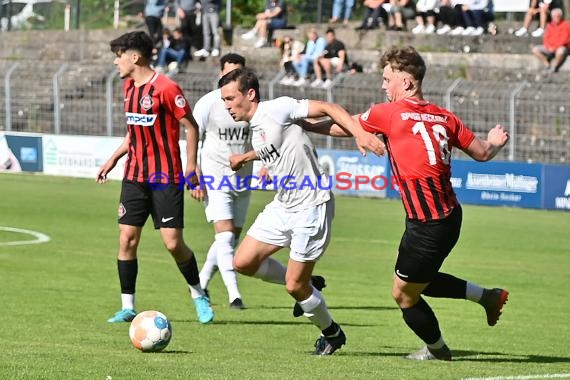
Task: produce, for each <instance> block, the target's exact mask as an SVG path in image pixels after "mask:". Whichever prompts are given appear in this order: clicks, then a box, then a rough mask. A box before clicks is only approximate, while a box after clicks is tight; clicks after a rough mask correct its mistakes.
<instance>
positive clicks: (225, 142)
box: [192, 53, 253, 309]
mask: <svg viewBox="0 0 570 380" xmlns="http://www.w3.org/2000/svg"><path fill="white" fill-rule="evenodd" d="M220 65H221V73H220V74H221V76H223V75H225V74H227V73H229V72H230V71H232V70H235V69H238V68H243V67H244V66H245V58H244V57H243V56H241V55H239V54H234V53H229V54H226V55H224V56H223V57H222V58H221V59H220ZM193 116H194V118H195V119H196V122H197V123H198V126H199V127H200V140H201V141H202V149H201V151H200V170H201V174H202V176H203V178H208V179H209V183H211V184H212V188H210V189H208V186H207V185H205V186H204V189H198V190H195V191H193V193H192V195H193V196H194V197H195V198H196V199H198V200H204V202H205V204H206V209H205V211H206V218H207V220H208V222H210V223H213V224H214V232H215V237H214V242H213V243H212V245H211V246H210V249H209V250H208V255H207V257H206V262H205V263H204V265H203V266H202V270H201V271H200V284H201V286H202V289H207V287H208V284H209V282H210V280H211V279H212V277H213V275H214V273H215V272H216V268H218V269H219V270H220V274H221V276H222V280H223V282H224V285H225V286H226V289H227V291H228V298H229V303H230V307H231V308H233V309H243V308H245V306H244V304H243V301H242V296H241V294H240V291H239V289H238V284H237V274H236V272H235V271H234V268H233V266H232V260H233V255H234V247H235V243H236V241H237V240H238V239H239V235H240V233H241V230H242V227H243V224H244V222H245V216H246V213H247V208H248V206H249V199H250V194H251V191H250V190H249V188H248V187H247V186H243V185H241V186H239V185H238V183H239V181H240V178H245V177H247V176H249V175H251V172H252V167H253V165H252V163H249V164H247V165H244V166H243V167H242V168H240V169H239V170H237V171H234V170H232V168H231V167H230V163H229V162H230V161H229V159H230V156H231V155H233V154H242V153H245V152H248V151H250V150H251V149H252V148H251V138H250V130H249V128H248V127H247V122H244V121H241V122H238V121H234V119H232V117H231V116H230V115H229V114H228V111H226V109H225V106H224V102H223V101H222V98H221V91H220V89H216V90H214V91H211V92H209V93H208V94H206V95H204V96H203V97H201V98H200V99H199V100H198V102H197V103H196V104H195V106H194V111H193ZM222 181H225V182H222ZM221 183H226V184H228V186H220V185H221Z"/></svg>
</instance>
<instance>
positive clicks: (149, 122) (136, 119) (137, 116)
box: [125, 112, 156, 127]
mask: <svg viewBox="0 0 570 380" xmlns="http://www.w3.org/2000/svg"><path fill="white" fill-rule="evenodd" d="M125 116H126V117H127V124H128V125H141V126H143V127H150V126H153V125H154V121H155V120H156V115H153V114H149V115H146V114H142V113H134V112H125Z"/></svg>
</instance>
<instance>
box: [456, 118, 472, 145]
mask: <svg viewBox="0 0 570 380" xmlns="http://www.w3.org/2000/svg"><path fill="white" fill-rule="evenodd" d="M455 121H456V125H457V130H456V133H455V136H456V138H457V141H454V142H453V144H452V145H453V146H456V147H458V148H459V149H466V148H467V147H468V146H469V145H470V144H471V142H472V141H473V140H474V139H475V134H474V133H473V131H471V130H470V129H469V128H467V127H466V126H465V124H463V122H462V121H461V120H459V118H458V117H455Z"/></svg>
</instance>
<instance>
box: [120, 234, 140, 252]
mask: <svg viewBox="0 0 570 380" xmlns="http://www.w3.org/2000/svg"><path fill="white" fill-rule="evenodd" d="M119 245H120V248H121V251H125V252H132V251H135V250H136V249H137V246H138V240H137V237H136V235H134V234H127V233H122V234H121V236H120V237H119Z"/></svg>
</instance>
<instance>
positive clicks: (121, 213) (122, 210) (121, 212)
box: [117, 203, 127, 218]
mask: <svg viewBox="0 0 570 380" xmlns="http://www.w3.org/2000/svg"><path fill="white" fill-rule="evenodd" d="M126 213H127V209H126V208H125V206H123V204H122V203H119V209H118V210H117V216H118V217H119V218H122V217H123V216H125V214H126Z"/></svg>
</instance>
